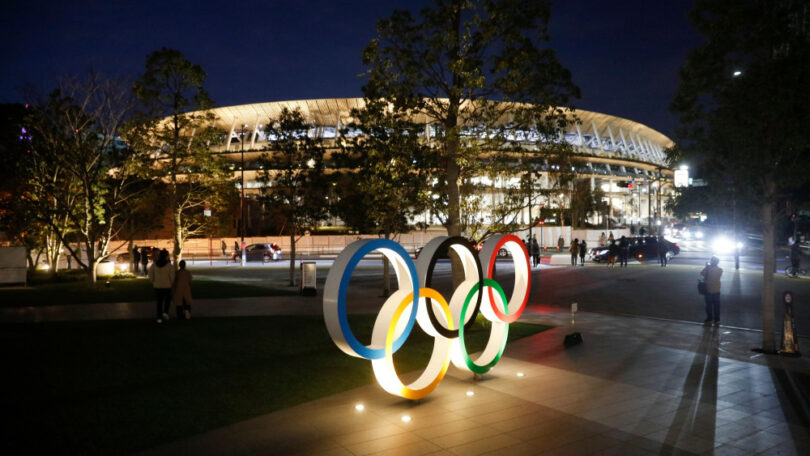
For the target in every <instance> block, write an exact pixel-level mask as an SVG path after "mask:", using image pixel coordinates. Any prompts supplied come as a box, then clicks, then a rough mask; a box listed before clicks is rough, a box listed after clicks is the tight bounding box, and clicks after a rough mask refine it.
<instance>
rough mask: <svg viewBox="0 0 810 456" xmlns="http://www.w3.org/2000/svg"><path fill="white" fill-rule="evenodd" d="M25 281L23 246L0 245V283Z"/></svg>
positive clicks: (23, 282)
mask: <svg viewBox="0 0 810 456" xmlns="http://www.w3.org/2000/svg"><path fill="white" fill-rule="evenodd" d="M6 283H22V284H25V283H26V268H25V247H0V284H6Z"/></svg>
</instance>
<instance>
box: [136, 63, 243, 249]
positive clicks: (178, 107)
mask: <svg viewBox="0 0 810 456" xmlns="http://www.w3.org/2000/svg"><path fill="white" fill-rule="evenodd" d="M205 77H206V75H205V72H204V71H203V69H202V68H201V67H200V66H199V65H194V64H192V63H191V62H189V61H188V60H187V59H186V58H185V56H183V54H182V53H181V52H180V51H177V50H174V49H167V48H162V49H161V50H159V51H155V52H152V53H151V54H149V55H148V56H147V57H146V70H145V71H144V73H143V74H142V75H141V76H140V77H139V78H138V80H137V81H135V83H134V85H133V89H134V92H135V94H136V96H137V98H138V100H140V102H141V104H142V112H140V115H139V116H138V118H137V120H136V121H135V122H132V123H131V124H130V125H129V126H128V129H127V131H126V132H125V137H126V139H127V141H129V143H130V144H132V146H133V147H135V148H136V149H137V150H139V151H141V152H144V153H149V154H152V155H153V157H154V161H153V163H152V166H151V170H152V173H153V176H154V177H155V178H156V179H160V180H163V181H164V182H166V184H167V185H168V193H169V195H168V203H169V209H170V211H171V216H172V231H173V241H174V242H173V243H174V249H173V252H172V256H173V258H174V260H175V264H177V263H179V261H180V259H181V258H182V255H183V243H184V242H185V240H186V239H187V238H188V237H190V236H194V235H198V234H201V233H203V232H204V231H205V230H206V227H207V225H208V224H209V223H211V221H210V220H209V219H207V218H206V217H204V215H203V209H204V207H205V206H206V205H209V207H211V209H212V210H213V211H215V212H217V213H222V212H224V208H225V207H227V206H228V204H229V201H230V200H231V199H232V198H234V197H235V189H234V186H233V183H232V177H233V176H232V175H231V173H229V172H228V170H227V169H226V166H225V163H224V161H223V159H222V158H221V157H219V156H217V155H215V154H212V153H211V151H210V146H211V145H215V144H217V143H219V142H220V141H221V139H222V138H223V137H224V136H225V135H224V134H223V132H222V131H221V130H218V129H216V128H214V127H213V126H212V124H213V121H214V115H213V113H211V112H210V111H209V110H208V109H209V108H211V106H212V105H213V103H212V102H211V99H210V97H209V96H208V93H207V92H206V91H205V89H204V88H203V83H204V82H205Z"/></svg>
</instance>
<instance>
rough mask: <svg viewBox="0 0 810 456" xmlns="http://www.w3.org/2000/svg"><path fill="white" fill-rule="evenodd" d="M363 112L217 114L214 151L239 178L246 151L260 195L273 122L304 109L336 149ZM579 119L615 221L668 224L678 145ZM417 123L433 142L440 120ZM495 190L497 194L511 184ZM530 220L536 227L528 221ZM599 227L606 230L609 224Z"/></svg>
mask: <svg viewBox="0 0 810 456" xmlns="http://www.w3.org/2000/svg"><path fill="white" fill-rule="evenodd" d="M362 106H363V99H362V98H336V99H313V100H297V101H278V102H269V103H254V104H247V105H239V106H224V107H220V108H215V109H213V110H212V111H213V113H214V114H215V115H216V117H217V120H216V126H217V127H218V128H219V129H221V130H223V131H225V132H227V133H226V140H225V141H223V145H220V146H216V147H214V148H213V151H214V152H217V153H221V154H223V156H224V157H225V158H226V159H227V160H228V161H229V162H231V164H232V167H231V169H233V170H234V172H235V173H237V175H239V174H238V173H239V172H240V166H241V156H242V151H243V150H244V160H245V189H246V192H247V193H248V194H254V195H255V194H257V193H258V191H259V190H258V189H259V187H260V185H261V184H260V183H259V182H257V180H256V177H257V175H258V172H259V166H260V160H259V159H260V157H261V155H262V153H263V152H264V151H265V150H266V149H267V148H268V147H269V146H270V145H271V144H272V138H267V136H266V134H265V131H264V127H265V125H266V124H267V122H268V120H269V119H271V118H276V117H278V116H279V114H280V113H281V110H282V109H283V108H288V109H290V110H295V109H299V110H300V111H301V113H302V114H303V115H304V116H305V117H306V118H307V119H308V120H309V121H310V122H311V123H312V129H311V132H310V135H312V136H317V137H320V138H322V139H323V140H324V142H325V145H326V146H327V148H328V147H329V146H330V145H333V144H334V141H335V139H336V138H337V137H338V136H339V135H340V134H341V133H340V131H341V129H343V128H345V126H346V125H347V124H349V123H350V122H351V115H350V113H351V110H352V109H354V108H361V107H362ZM575 114H576V117H577V118H578V119H579V122H578V123H576V124H571V125H569V127H568V128H567V130H566V131H565V132H564V135H563V138H562V139H563V140H564V141H566V142H568V143H569V144H571V145H572V146H573V148H574V151H575V154H576V156H575V161H576V163H577V164H578V165H577V169H576V172H577V174H578V177H579V178H582V179H589V180H590V184H591V188H592V189H593V188H601V189H602V190H603V191H604V193H605V201H606V202H608V203H609V204H610V218H611V219H612V220H613V221H614V222H615V223H620V224H624V225H639V224H642V225H646V224H647V223H654V220H655V219H656V217H657V218H658V219H661V218H665V214H663V210H664V207H665V203H666V200H667V199H669V198H670V197H671V195H672V192H673V188H674V187H673V185H672V183H673V170H671V169H669V168H668V167H667V164H666V156H665V153H664V150H665V149H666V148H668V147H671V146H672V145H673V142H672V140H671V139H669V138H668V137H666V136H665V135H663V134H661V133H660V132H658V131H656V130H653V129H652V128H649V127H647V126H646V125H643V124H641V123H638V122H634V121H632V120H628V119H623V118H620V117H615V116H611V115H608V114H601V113H597V112H591V111H584V110H576V111H575ZM414 120H416V121H418V122H423V123H424V124H425V131H424V135H425V138H426V139H427V140H429V139H430V137H431V135H432V134H433V131H434V130H433V128H434V127H433V125H432V123H433V121H432V119H430V118H427V117H425V116H422V118H418V119H414ZM349 134H350V135H352V134H356V133H354V132H350V133H349ZM515 140H516V141H520V142H521V143H523V144H525V145H526V146H527V147H531V144H532V143H537V142H539V141H541V139H540V138H538V137H532V136H531V134H529V133H527V134H526V135H525V136H522V137H520V138H516V139H515ZM539 174H540V176H538V178H539V179H541V181H542V179H544V177H547V176H544V174H545V173H544V172H543V171H542V170H541V171H540V173H539ZM493 184H494V186H495V188H497V187H498V186H499V185H502V184H503V183H498V182H495V183H493ZM507 185H508V183H507ZM556 204H560V202H555V201H549V205H548V206H546V207H554V205H556ZM562 204H565V201H562ZM254 212H255V211H254ZM659 213H661V214H660V215H658V214H659ZM523 217H525V220H526V221H528V214H525V215H524V216H523ZM424 221H425V222H428V223H430V222H433V221H431V220H424ZM592 222H593V223H595V224H601V223H603V222H602V220H601V219H600V220H597V219H594V220H592ZM248 227H250V222H249V223H248Z"/></svg>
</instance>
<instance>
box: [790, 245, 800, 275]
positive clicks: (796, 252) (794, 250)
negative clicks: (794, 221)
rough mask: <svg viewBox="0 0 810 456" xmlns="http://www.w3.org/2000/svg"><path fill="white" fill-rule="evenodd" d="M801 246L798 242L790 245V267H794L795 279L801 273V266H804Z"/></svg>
mask: <svg viewBox="0 0 810 456" xmlns="http://www.w3.org/2000/svg"><path fill="white" fill-rule="evenodd" d="M800 249H801V245H800V244H799V241H798V240H794V241H793V244H791V245H790V265H791V266H793V274H791V275H792V276H793V277H796V276H797V275H798V273H799V266H801V264H802V252H801V250H800Z"/></svg>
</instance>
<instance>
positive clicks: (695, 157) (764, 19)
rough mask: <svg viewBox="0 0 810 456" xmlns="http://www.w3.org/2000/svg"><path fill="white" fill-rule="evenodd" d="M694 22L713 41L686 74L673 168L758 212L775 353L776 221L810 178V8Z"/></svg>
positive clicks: (772, 5) (769, 343)
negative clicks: (699, 176) (695, 170)
mask: <svg viewBox="0 0 810 456" xmlns="http://www.w3.org/2000/svg"><path fill="white" fill-rule="evenodd" d="M689 16H690V19H691V20H692V22H693V23H694V25H695V27H696V28H697V30H698V31H699V32H700V33H701V34H703V35H704V36H705V39H706V40H705V43H704V44H703V45H702V46H700V47H698V48H696V49H695V50H693V51H692V52H691V53H690V54H689V56H688V57H687V60H686V62H685V64H684V66H683V68H682V70H681V83H680V87H679V89H678V91H677V93H676V96H675V98H674V100H673V103H672V110H673V111H674V112H676V113H677V114H678V115H679V116H680V122H681V129H680V131H679V132H678V134H677V137H678V142H679V145H678V147H677V148H676V149H674V150H672V151H671V152H670V159H671V160H672V161H673V162H676V161H681V160H689V162H690V165H691V164H695V163H696V164H697V165H698V166H700V167H701V168H703V169H705V170H706V174H707V175H706V178H707V180H708V182H709V184H710V186H711V191H712V192H715V193H717V194H722V193H723V192H726V191H727V190H726V189H733V191H734V194H735V196H736V197H737V198H739V199H740V200H741V201H745V202H746V203H748V204H751V205H752V206H754V207H757V208H758V209H757V210H758V216H759V219H760V227H761V231H762V236H763V246H764V247H763V249H764V260H763V264H764V268H763V288H762V329H763V333H762V337H763V340H762V349H763V350H764V351H766V352H773V351H774V350H775V347H776V345H775V339H774V329H775V325H774V282H773V271H774V270H775V264H776V263H775V251H774V243H775V226H776V221H777V219H778V218H779V216H780V215H782V210H783V208H784V207H786V204H785V202H786V200H787V199H788V198H791V196H792V195H794V192H795V190H796V189H797V188H798V187H799V186H801V185H803V184H804V183H805V182H806V180H807V175H808V172H810V162H808V160H807V153H808V139H807V135H806V133H805V128H806V126H807V125H808V122H810V108H809V107H810V91H809V90H807V75H808V74H810V8H808V7H807V5H806V2H802V1H797V0H772V1H767V0H748V1H744V2H739V1H732V0H699V1H697V2H696V3H695V6H694V8H693V10H692V11H691V12H690V15H689ZM803 197H804V198H806V195H805V196H803Z"/></svg>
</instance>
